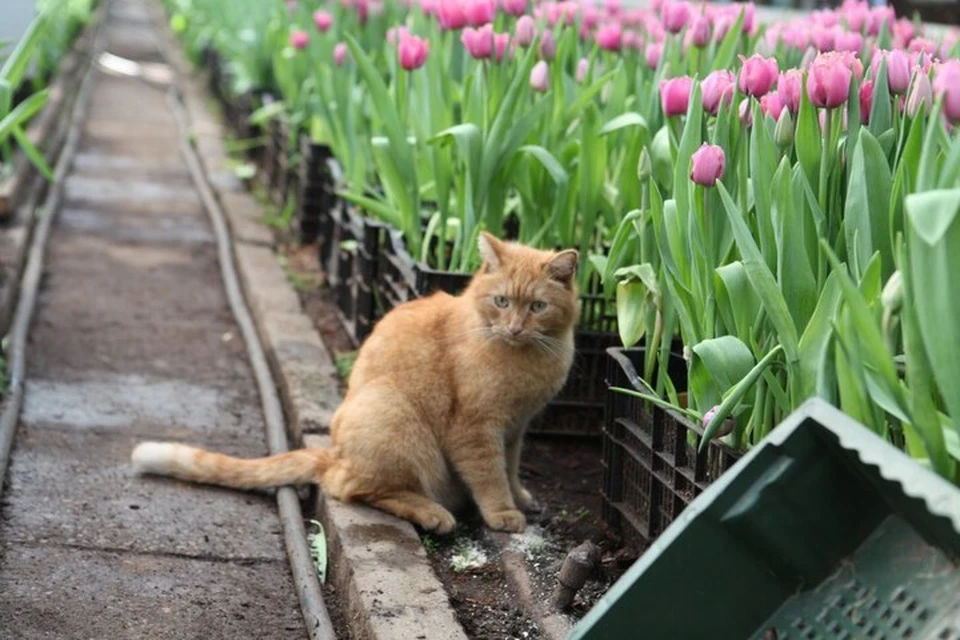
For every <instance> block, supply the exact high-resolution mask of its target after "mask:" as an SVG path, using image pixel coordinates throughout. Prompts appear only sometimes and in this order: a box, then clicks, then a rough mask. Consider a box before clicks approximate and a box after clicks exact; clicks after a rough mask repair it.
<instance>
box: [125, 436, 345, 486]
mask: <svg viewBox="0 0 960 640" xmlns="http://www.w3.org/2000/svg"><path fill="white" fill-rule="evenodd" d="M131 458H132V460H133V466H134V468H135V469H136V470H137V471H138V472H139V473H152V474H157V475H164V476H172V477H174V478H180V479H182V480H189V481H191V482H199V483H203V484H215V485H219V486H222V487H230V488H232V489H261V488H268V487H279V486H282V485H287V484H308V483H319V481H320V478H321V477H322V476H323V473H324V471H326V470H327V469H328V468H329V467H330V466H331V465H333V463H334V461H335V458H334V456H333V451H332V450H330V449H297V450H295V451H290V452H287V453H281V454H278V455H275V456H267V457H266V458H254V459H243V458H233V457H231V456H227V455H224V454H222V453H214V452H212V451H204V450H203V449H197V448H195V447H189V446H187V445H185V444H174V443H172V442H144V443H141V444H139V445H137V447H136V448H135V449H134V450H133V454H132V455H131Z"/></svg>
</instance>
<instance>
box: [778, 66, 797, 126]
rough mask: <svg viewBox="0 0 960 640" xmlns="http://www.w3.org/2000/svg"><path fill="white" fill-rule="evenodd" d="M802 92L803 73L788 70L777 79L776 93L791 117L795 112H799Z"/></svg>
mask: <svg viewBox="0 0 960 640" xmlns="http://www.w3.org/2000/svg"><path fill="white" fill-rule="evenodd" d="M802 91H803V71H801V70H800V69H789V70H788V71H784V72H783V73H781V74H780V77H779V78H778V79H777V93H779V94H780V99H781V100H782V101H783V104H784V106H785V107H786V108H787V109H789V110H790V113H791V114H792V115H797V112H798V111H800V98H801V96H802V93H801V92H802Z"/></svg>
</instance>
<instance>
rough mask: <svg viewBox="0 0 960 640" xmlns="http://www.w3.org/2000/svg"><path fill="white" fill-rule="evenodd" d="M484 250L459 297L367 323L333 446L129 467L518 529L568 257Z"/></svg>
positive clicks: (158, 455) (554, 381) (423, 521)
mask: <svg viewBox="0 0 960 640" xmlns="http://www.w3.org/2000/svg"><path fill="white" fill-rule="evenodd" d="M480 252H481V255H482V257H483V265H482V266H481V268H480V270H479V272H478V273H477V274H476V275H475V276H474V277H473V279H472V280H471V282H470V285H469V286H468V287H467V289H466V290H465V291H464V292H463V293H462V294H461V295H460V296H458V297H453V296H450V295H447V294H445V293H436V294H434V295H432V296H430V297H429V298H425V299H422V300H416V301H412V302H408V303H406V304H403V305H400V306H399V307H397V308H396V309H394V310H393V311H391V312H390V313H388V314H387V315H386V316H384V318H383V319H382V320H381V321H380V322H379V323H378V324H377V325H376V327H375V328H374V330H373V333H372V334H371V335H370V337H369V338H368V339H367V341H366V342H365V343H364V345H363V347H362V348H361V349H360V353H359V355H358V357H357V360H356V363H355V365H354V368H353V371H352V373H351V375H350V383H349V390H348V391H347V395H346V397H345V398H344V400H343V403H342V404H341V405H340V407H339V408H338V409H337V412H336V414H335V415H334V417H333V421H332V423H331V426H330V432H331V437H332V440H333V448H332V449H301V450H297V451H292V452H289V453H284V454H280V455H276V456H270V457H267V458H259V459H255V460H242V459H238V458H231V457H228V456H225V455H221V454H218V453H210V452H207V451H203V450H200V449H195V448H193V447H188V446H185V445H180V444H168V443H157V442H145V443H143V444H141V445H139V446H138V447H137V448H136V449H135V450H134V451H133V462H134V464H135V466H136V468H137V469H138V470H139V471H141V472H146V473H157V474H164V475H171V476H175V477H178V478H183V479H186V480H192V481H195V482H203V483H208V484H217V485H223V486H227V487H234V488H238V489H247V488H259V487H273V486H278V485H284V484H300V483H311V482H312V483H319V484H320V486H321V487H322V488H323V490H324V491H325V492H326V493H327V494H328V495H330V496H333V497H334V498H337V499H339V500H343V501H353V500H359V501H362V502H365V503H367V504H370V505H372V506H374V507H377V508H379V509H382V510H384V511H387V512H389V513H392V514H394V515H396V516H399V517H401V518H405V519H407V520H410V521H411V522H413V523H415V524H417V525H420V526H421V527H423V528H424V529H431V530H436V531H438V532H441V533H447V532H449V531H451V530H453V528H454V525H455V524H456V522H455V520H454V517H453V515H452V514H451V511H455V510H457V509H458V508H459V507H461V506H463V505H464V504H465V501H466V499H467V498H468V497H471V496H472V498H473V500H474V502H475V503H476V504H477V506H478V507H479V508H480V512H481V513H482V515H483V519H484V521H485V522H486V523H487V525H488V526H489V527H491V528H492V529H498V530H502V531H523V529H524V527H525V525H526V520H525V518H524V515H523V513H521V511H520V510H521V509H523V508H525V507H528V506H530V505H531V503H532V500H533V499H532V497H531V496H530V493H529V492H528V491H527V490H526V489H524V488H523V487H522V486H521V484H520V480H519V478H518V476H517V471H518V467H519V464H520V446H521V441H522V438H523V433H524V430H525V428H526V425H527V422H528V421H529V420H530V419H531V418H532V417H533V416H534V415H535V414H536V413H537V412H538V411H540V409H542V408H543V406H544V405H545V404H546V403H547V401H549V400H550V399H551V398H552V397H553V396H554V395H555V394H556V393H557V392H558V391H559V390H560V387H561V386H562V385H563V383H564V381H565V380H566V378H567V374H568V372H569V370H570V366H571V364H572V362H573V325H574V322H575V321H576V319H577V316H578V300H577V291H576V285H575V283H574V274H575V271H576V267H577V252H576V251H573V250H568V251H561V252H559V253H553V252H544V251H537V250H534V249H531V248H529V247H525V246H522V245H518V244H514V243H508V242H501V241H499V240H497V239H496V238H494V237H493V236H491V235H489V234H486V233H484V234H482V235H481V237H480Z"/></svg>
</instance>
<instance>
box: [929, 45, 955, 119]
mask: <svg viewBox="0 0 960 640" xmlns="http://www.w3.org/2000/svg"><path fill="white" fill-rule="evenodd" d="M933 92H934V93H935V94H936V95H937V96H941V95H942V96H943V113H944V115H945V116H947V119H948V120H950V122H952V123H954V124H957V123H960V60H957V59H956V58H954V59H953V60H948V61H947V62H944V63H942V64H938V65H937V66H936V67H934V76H933Z"/></svg>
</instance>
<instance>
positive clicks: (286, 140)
mask: <svg viewBox="0 0 960 640" xmlns="http://www.w3.org/2000/svg"><path fill="white" fill-rule="evenodd" d="M275 120H276V122H277V130H276V136H277V137H276V140H275V141H274V143H275V144H276V146H277V173H276V179H275V180H274V182H273V184H272V185H271V187H272V189H271V192H270V196H271V197H272V198H273V202H274V204H276V205H277V206H278V207H283V206H284V205H286V203H287V197H288V195H289V189H290V186H291V180H290V176H291V173H292V168H293V165H292V161H293V158H292V155H293V154H292V152H293V149H292V148H291V147H292V145H291V144H290V135H291V134H290V123H289V122H287V120H286V118H275Z"/></svg>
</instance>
